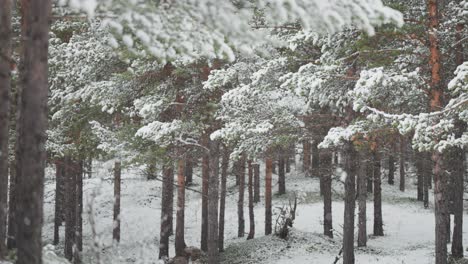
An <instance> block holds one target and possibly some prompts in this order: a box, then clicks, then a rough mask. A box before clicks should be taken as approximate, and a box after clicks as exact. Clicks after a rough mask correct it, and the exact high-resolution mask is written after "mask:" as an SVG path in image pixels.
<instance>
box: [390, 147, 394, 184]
mask: <svg viewBox="0 0 468 264" xmlns="http://www.w3.org/2000/svg"><path fill="white" fill-rule="evenodd" d="M388 184H390V185H394V184H395V156H393V153H390V154H389V155H388Z"/></svg>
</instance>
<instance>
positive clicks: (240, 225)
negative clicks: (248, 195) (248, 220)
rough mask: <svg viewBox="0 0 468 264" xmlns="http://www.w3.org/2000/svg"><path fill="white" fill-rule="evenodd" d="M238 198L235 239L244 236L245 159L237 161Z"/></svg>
mask: <svg viewBox="0 0 468 264" xmlns="http://www.w3.org/2000/svg"><path fill="white" fill-rule="evenodd" d="M238 173H239V198H238V200H237V237H244V235H245V219H244V191H245V158H244V157H241V159H240V160H239V171H238Z"/></svg>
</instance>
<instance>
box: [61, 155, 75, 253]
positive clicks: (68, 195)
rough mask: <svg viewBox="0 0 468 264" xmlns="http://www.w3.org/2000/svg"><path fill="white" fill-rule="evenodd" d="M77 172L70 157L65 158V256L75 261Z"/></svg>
mask: <svg viewBox="0 0 468 264" xmlns="http://www.w3.org/2000/svg"><path fill="white" fill-rule="evenodd" d="M76 170H77V166H76V164H75V162H74V161H73V160H72V158H71V157H70V156H67V157H66V158H65V177H66V179H65V191H66V192H65V207H64V208H65V248H64V255H65V258H66V259H68V260H72V259H73V250H74V248H75V243H76Z"/></svg>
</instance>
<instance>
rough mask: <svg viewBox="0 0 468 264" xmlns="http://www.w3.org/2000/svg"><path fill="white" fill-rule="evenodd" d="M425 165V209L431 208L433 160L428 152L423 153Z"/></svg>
mask: <svg viewBox="0 0 468 264" xmlns="http://www.w3.org/2000/svg"><path fill="white" fill-rule="evenodd" d="M421 158H422V164H423V168H424V170H423V181H424V183H423V188H424V208H426V209H427V208H429V184H430V183H431V181H432V167H433V165H432V160H431V157H430V154H429V153H428V152H424V153H422V157H421Z"/></svg>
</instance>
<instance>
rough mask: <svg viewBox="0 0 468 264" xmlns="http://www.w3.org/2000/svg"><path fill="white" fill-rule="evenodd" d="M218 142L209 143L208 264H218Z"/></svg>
mask: <svg viewBox="0 0 468 264" xmlns="http://www.w3.org/2000/svg"><path fill="white" fill-rule="evenodd" d="M218 201H219V142H218V141H217V140H212V141H210V181H209V186H208V264H218V263H219V241H218V239H219V235H218Z"/></svg>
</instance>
